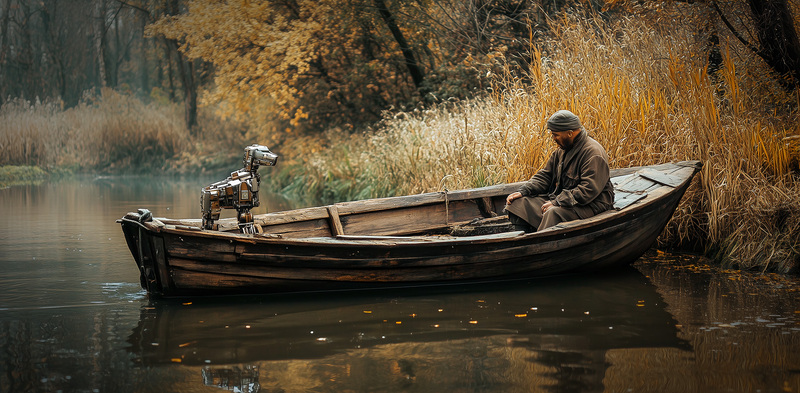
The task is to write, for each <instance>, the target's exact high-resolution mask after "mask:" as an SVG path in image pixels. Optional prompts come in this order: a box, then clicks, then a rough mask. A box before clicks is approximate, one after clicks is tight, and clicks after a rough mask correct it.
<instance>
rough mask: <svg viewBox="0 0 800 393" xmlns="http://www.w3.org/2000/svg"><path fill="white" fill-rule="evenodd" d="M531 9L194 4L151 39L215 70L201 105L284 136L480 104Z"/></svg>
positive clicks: (474, 4)
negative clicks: (396, 113) (169, 43)
mask: <svg viewBox="0 0 800 393" xmlns="http://www.w3.org/2000/svg"><path fill="white" fill-rule="evenodd" d="M531 9H533V8H532V5H530V4H528V2H526V1H512V0H505V1H482V0H468V1H455V0H453V1H445V0H440V1H426V0H420V1H415V2H402V1H392V0H320V1H309V0H285V1H257V0H252V1H244V0H230V1H217V2H208V1H188V2H187V3H186V12H184V13H181V14H180V15H171V16H167V17H164V18H161V19H160V20H158V21H157V22H156V23H154V24H153V25H151V26H150V28H149V32H150V34H151V35H153V36H163V37H166V38H167V39H169V40H174V41H175V42H178V43H180V50H181V52H183V53H184V54H185V55H186V56H187V57H188V58H190V59H203V60H204V61H208V62H210V63H211V64H213V69H214V83H213V86H211V87H210V88H209V89H208V91H207V93H206V94H205V96H204V102H206V103H211V102H214V103H218V104H219V105H220V106H221V107H223V108H225V111H224V114H225V115H242V116H246V117H249V118H252V119H255V121H256V122H259V123H260V124H261V125H264V127H265V128H264V130H263V131H265V133H267V134H269V135H272V136H273V137H276V135H278V134H283V133H284V131H290V132H291V131H294V130H298V129H299V130H304V129H305V130H307V129H319V128H322V127H324V126H327V125H330V124H338V125H343V126H346V125H348V124H349V125H353V124H357V123H364V122H372V121H375V120H377V119H379V118H380V117H381V113H382V111H384V110H386V109H391V108H394V109H401V108H404V107H408V106H412V107H413V105H415V104H416V103H426V102H428V103H429V102H435V101H437V100H441V99H447V98H450V97H455V98H464V97H469V96H472V95H474V94H476V93H477V92H478V91H479V90H480V89H481V87H485V86H486V78H487V77H486V75H487V69H490V68H491V67H493V66H496V65H497V64H495V63H493V62H492V59H493V58H495V59H496V58H498V57H502V55H503V53H501V52H502V51H503V50H506V49H508V48H509V47H511V46H514V45H516V46H518V47H521V45H519V40H518V39H519V38H520V36H521V37H522V38H523V40H525V41H527V40H528V38H529V35H530V31H529V30H528V29H527V28H524V27H521V26H523V25H524V20H525V18H526V17H527V15H528V12H530V10H531ZM510 19H514V20H515V21H517V23H516V24H514V25H513V29H511V28H509V26H511V25H512V24H510V23H508V22H507V20H510ZM499 20H506V22H498V21H499ZM521 21H522V22H521ZM515 29H516V30H515ZM502 30H505V31H502ZM458 35H461V36H458ZM277 138H280V137H277Z"/></svg>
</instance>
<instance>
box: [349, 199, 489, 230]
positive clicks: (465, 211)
mask: <svg viewBox="0 0 800 393" xmlns="http://www.w3.org/2000/svg"><path fill="white" fill-rule="evenodd" d="M479 217H482V216H481V214H480V210H479V209H478V206H477V204H476V203H475V201H474V200H461V201H450V202H448V203H447V204H445V203H439V204H434V205H422V206H412V207H406V208H396V209H391V210H385V211H374V212H364V213H359V214H350V215H347V216H341V220H342V225H343V226H344V229H345V231H346V232H347V233H348V234H350V235H380V236H386V235H390V236H396V235H406V234H413V233H421V232H425V231H431V230H436V229H442V228H447V227H449V226H452V225H456V224H463V223H466V222H469V221H471V220H472V219H474V218H479Z"/></svg>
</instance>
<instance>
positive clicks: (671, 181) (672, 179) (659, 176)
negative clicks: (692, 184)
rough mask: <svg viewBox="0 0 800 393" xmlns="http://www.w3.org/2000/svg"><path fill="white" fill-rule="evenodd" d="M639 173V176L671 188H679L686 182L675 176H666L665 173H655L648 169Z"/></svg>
mask: <svg viewBox="0 0 800 393" xmlns="http://www.w3.org/2000/svg"><path fill="white" fill-rule="evenodd" d="M637 173H638V174H639V176H642V177H644V178H647V179H650V180H652V181H654V182H658V183H661V184H664V185H667V186H671V187H677V186H679V185H681V183H683V180H684V179H683V178H682V177H679V176H673V175H670V174H666V173H664V172H660V171H655V170H652V169H648V168H645V169H642V170H640V171H639V172H637Z"/></svg>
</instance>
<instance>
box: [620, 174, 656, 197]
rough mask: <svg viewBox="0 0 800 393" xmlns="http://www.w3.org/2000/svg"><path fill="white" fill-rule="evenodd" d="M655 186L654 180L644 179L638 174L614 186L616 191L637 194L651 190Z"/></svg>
mask: <svg viewBox="0 0 800 393" xmlns="http://www.w3.org/2000/svg"><path fill="white" fill-rule="evenodd" d="M654 184H655V182H653V181H652V180H650V179H646V178H643V177H641V176H639V175H638V173H637V174H634V175H633V176H630V177H628V178H626V179H624V180H623V181H622V182H620V183H619V184H616V185H615V186H614V189H615V190H619V191H623V192H628V193H636V192H642V191H644V190H646V189H648V188H650V187H651V186H653V185H654Z"/></svg>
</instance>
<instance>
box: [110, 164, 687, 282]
mask: <svg viewBox="0 0 800 393" xmlns="http://www.w3.org/2000/svg"><path fill="white" fill-rule="evenodd" d="M634 169H635V170H634ZM698 169H699V164H698V163H697V162H683V163H676V164H662V165H655V166H649V167H639V168H631V170H614V171H612V175H613V176H614V177H613V179H612V181H613V182H614V184H615V185H616V186H617V187H618V188H617V190H616V206H617V208H618V209H619V210H617V209H615V210H611V211H607V212H604V213H601V214H599V215H596V216H594V217H591V218H588V219H585V220H576V221H570V222H565V223H561V224H558V225H556V226H554V227H551V228H547V229H545V230H542V231H539V232H536V233H529V234H524V233H521V232H501V233H496V234H488V235H482V236H463V237H456V236H449V235H447V233H449V231H450V229H451V228H453V227H454V226H459V225H465V224H467V225H468V224H469V223H473V224H475V223H480V222H481V221H482V220H484V222H489V221H488V220H495V221H497V222H501V221H502V222H503V224H504V225H508V224H507V221H506V218H505V217H504V216H498V217H497V218H496V219H488V220H487V219H486V218H485V217H486V216H487V215H492V213H497V212H501V211H502V208H503V206H504V203H505V197H506V196H507V195H508V194H509V193H511V192H513V191H515V190H516V189H518V188H519V183H515V184H506V185H500V186H491V187H483V188H480V189H474V190H462V191H454V192H448V193H447V194H444V193H428V194H420V195H412V196H407V197H392V198H382V199H376V200H365V201H354V202H344V203H337V204H335V205H330V206H326V207H316V208H306V209H298V210H292V211H287V212H277V213H269V214H264V215H258V216H257V217H256V224H257V225H259V226H261V227H262V229H263V232H264V233H263V234H257V235H247V234H241V233H238V232H235V231H233V230H228V229H225V230H222V231H208V230H198V228H197V227H196V226H195V225H194V224H195V223H196V221H197V223H198V224H199V220H172V219H153V220H151V221H146V220H143V221H146V222H141V223H140V222H139V220H140V217H139V214H138V213H128V214H127V215H126V216H125V217H123V218H122V219H121V220H120V223H121V224H122V226H123V232H124V234H125V236H126V239H127V243H128V246H129V248H130V250H131V253H132V254H133V256H134V258H135V259H136V261H137V264H139V266H140V269H141V271H142V273H141V274H142V275H143V277H142V283H143V286H145V287H146V288H147V289H148V291H150V292H151V293H156V294H161V295H167V296H172V295H175V296H180V295H184V294H206V293H218V292H225V291H241V292H283V291H296V290H318V289H319V288H323V287H324V288H355V287H358V288H363V287H381V285H382V284H395V285H399V284H403V283H431V282H442V281H463V280H481V279H495V278H498V277H505V278H510V277H530V276H542V275H549V274H557V273H564V272H573V271H580V270H591V269H595V270H597V269H603V268H607V267H609V266H615V265H620V264H626V263H630V262H632V261H633V260H635V259H636V258H638V257H639V256H640V255H641V254H642V253H643V252H644V251H645V250H646V249H647V248H648V247H650V245H651V244H652V243H653V242H654V241H655V239H656V238H657V236H658V235H659V233H661V231H662V230H663V228H664V226H665V225H666V224H667V222H668V221H669V219H670V216H671V215H672V212H673V211H674V210H675V208H676V206H677V204H678V202H679V201H680V199H681V197H682V196H683V194H684V192H685V191H686V188H687V187H688V186H689V184H690V180H691V178H692V177H693V176H694V174H695V173H696V172H697V170H698ZM223 221H224V220H220V223H221V224H222V225H221V227H222V228H223V229H224V228H227V227H228V226H229V225H230V224H235V221H231V222H230V223H229V222H227V221H224V222H223ZM161 239H163V240H161ZM159 250H163V251H159ZM148 269H149V270H148ZM148 272H149V273H148ZM146 274H151V275H152V274H155V275H153V276H152V277H157V280H158V281H159V283H158V284H159V285H155V284H154V282H155V278H148V277H145V275H146Z"/></svg>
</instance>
